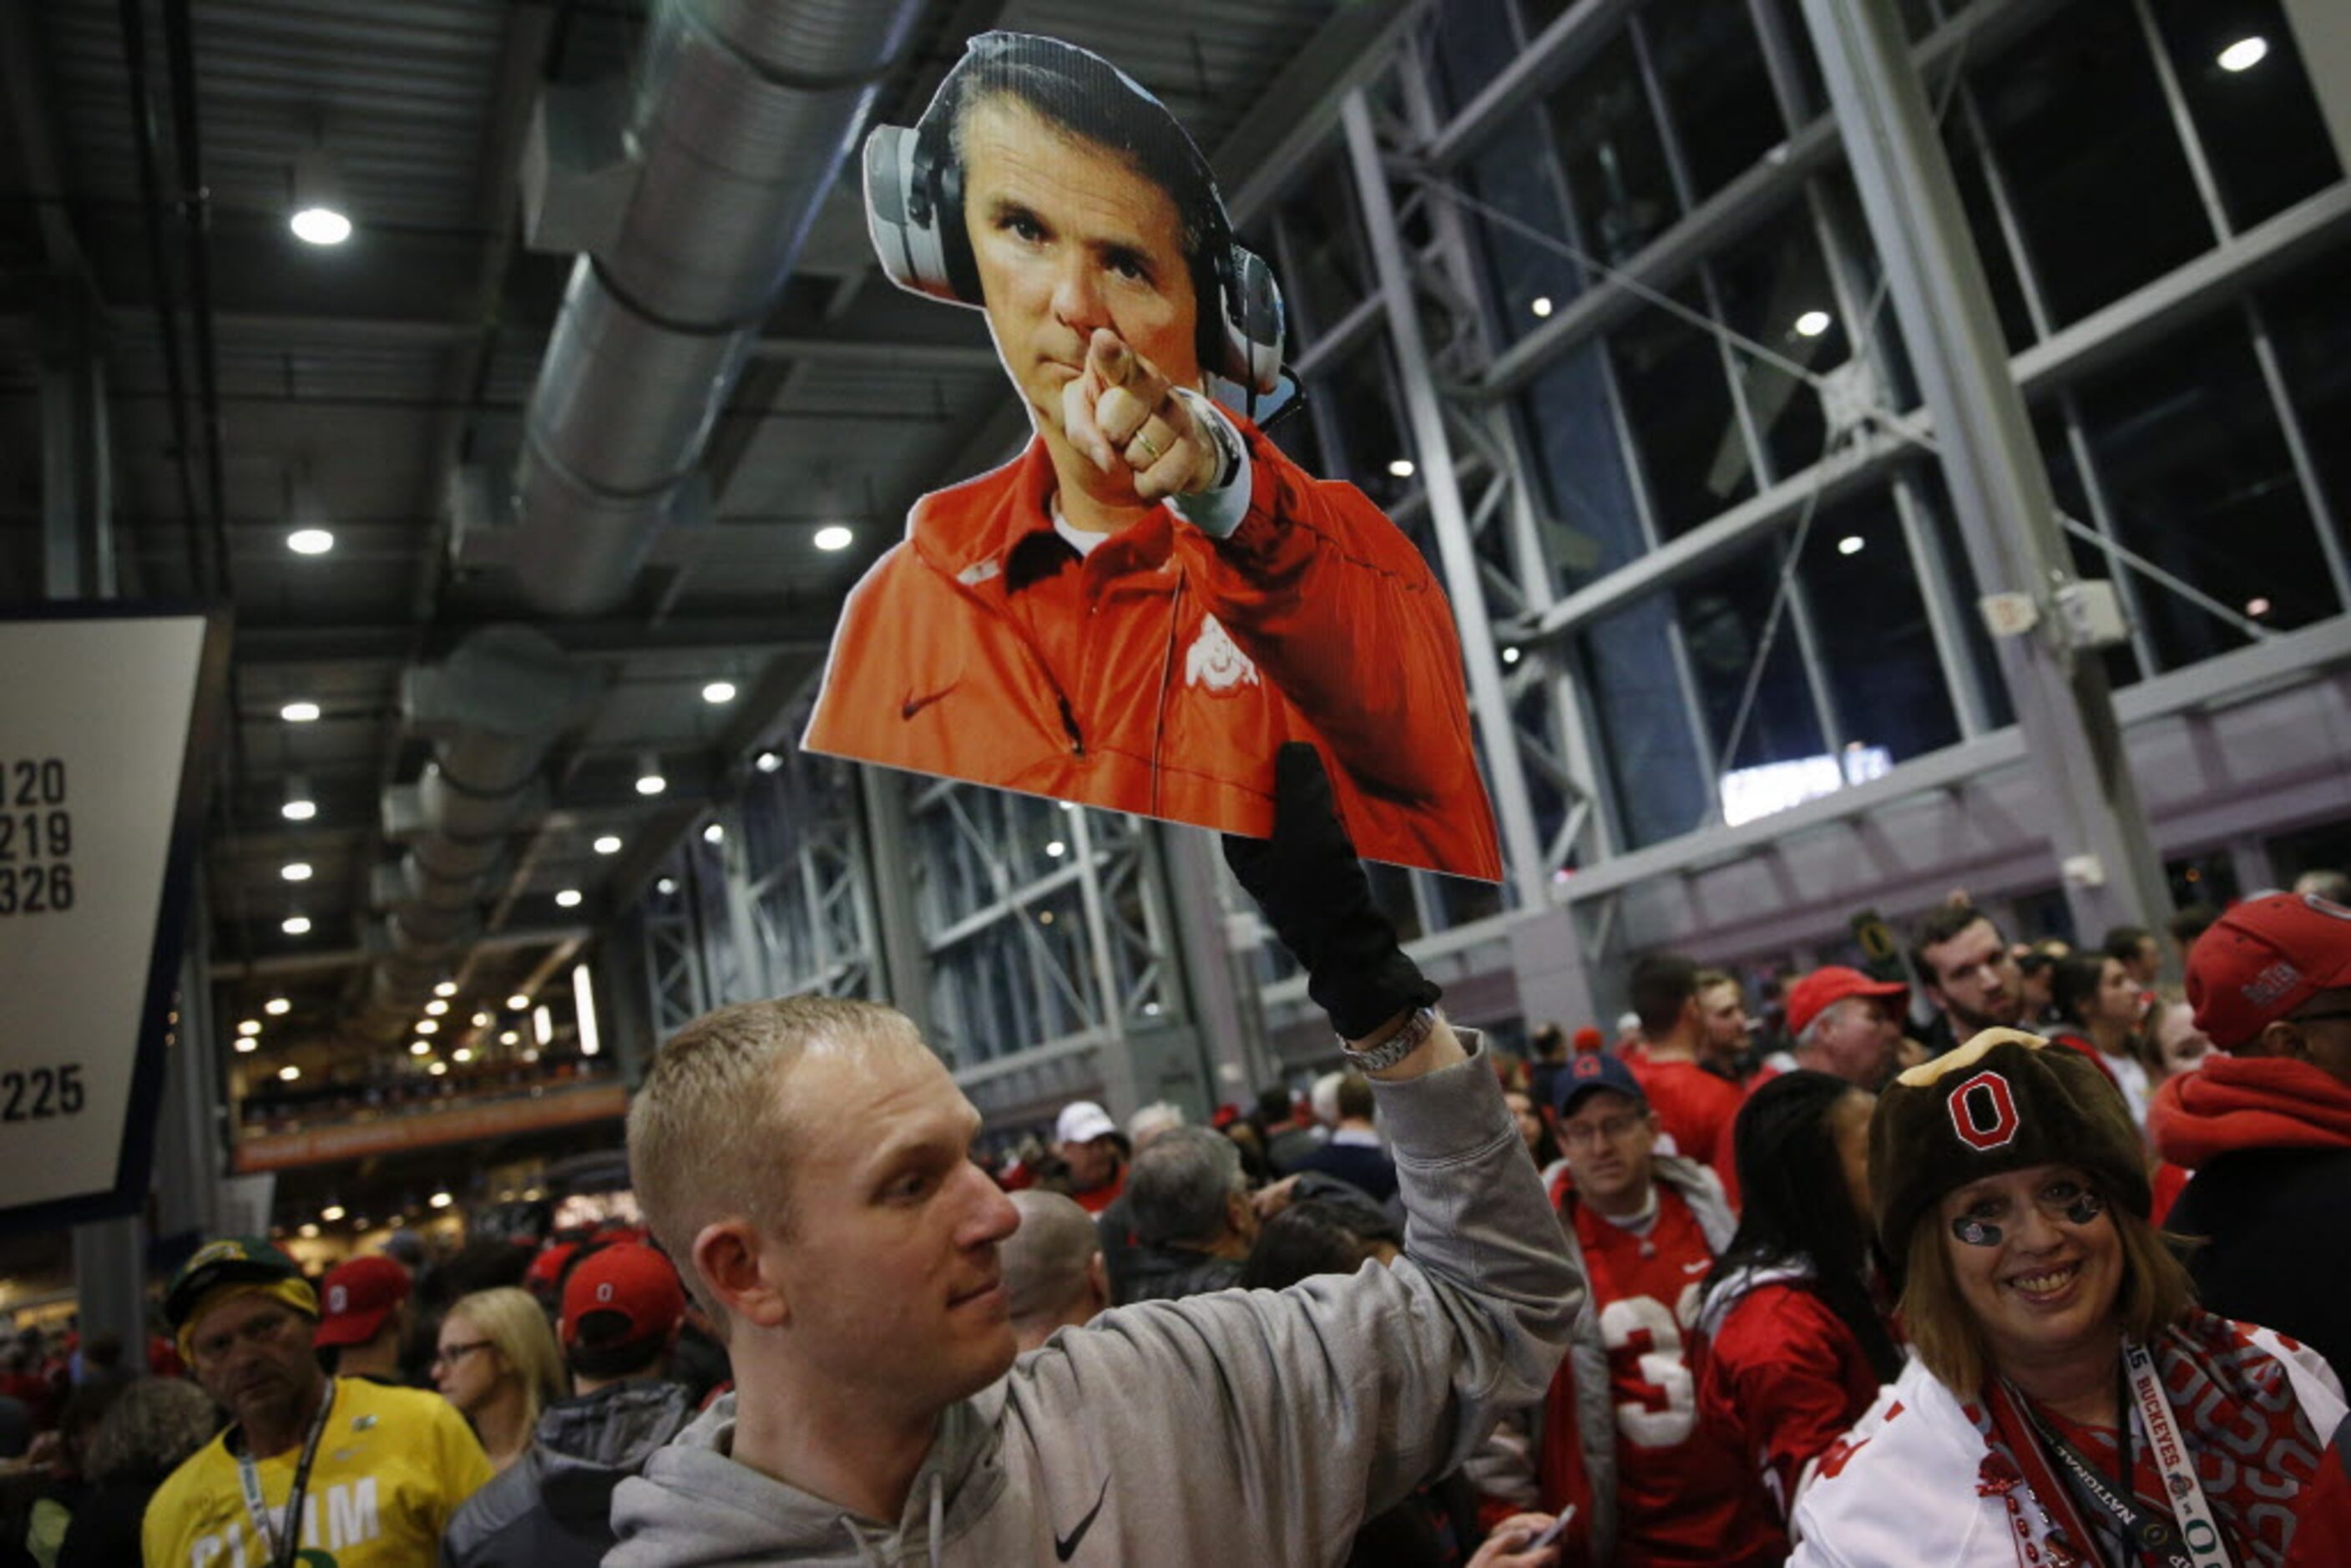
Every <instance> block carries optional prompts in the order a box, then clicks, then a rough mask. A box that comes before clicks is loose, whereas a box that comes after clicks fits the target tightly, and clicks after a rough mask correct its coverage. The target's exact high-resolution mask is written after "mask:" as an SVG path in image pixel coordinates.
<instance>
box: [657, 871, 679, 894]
mask: <svg viewBox="0 0 2351 1568" xmlns="http://www.w3.org/2000/svg"><path fill="white" fill-rule="evenodd" d="M653 891H654V892H655V893H658V894H661V895H662V896H663V897H664V898H667V897H669V896H670V895H671V894H674V893H675V892H676V891H677V878H675V877H674V876H665V877H664V878H662V879H661V880H660V881H659V882H657V883H653Z"/></svg>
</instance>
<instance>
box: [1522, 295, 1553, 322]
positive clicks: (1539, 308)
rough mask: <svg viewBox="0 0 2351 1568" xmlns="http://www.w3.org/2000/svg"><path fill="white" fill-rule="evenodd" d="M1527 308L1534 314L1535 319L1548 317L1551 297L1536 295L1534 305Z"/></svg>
mask: <svg viewBox="0 0 2351 1568" xmlns="http://www.w3.org/2000/svg"><path fill="white" fill-rule="evenodd" d="M1527 308H1528V309H1530V310H1531V311H1533V312H1534V313H1535V316H1536V318H1537V319H1541V318H1543V317H1546V316H1549V315H1550V314H1551V296H1550V295H1548V294H1538V295H1536V296H1535V298H1534V303H1533V304H1531V305H1530V306H1528V307H1527Z"/></svg>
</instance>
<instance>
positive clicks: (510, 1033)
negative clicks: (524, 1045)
mask: <svg viewBox="0 0 2351 1568" xmlns="http://www.w3.org/2000/svg"><path fill="white" fill-rule="evenodd" d="M521 1040H522V1035H521V1033H520V1032H519V1031H518V1030H510V1029H508V1030H499V1031H498V1043H499V1044H500V1045H517V1044H519V1043H520V1042H521Z"/></svg>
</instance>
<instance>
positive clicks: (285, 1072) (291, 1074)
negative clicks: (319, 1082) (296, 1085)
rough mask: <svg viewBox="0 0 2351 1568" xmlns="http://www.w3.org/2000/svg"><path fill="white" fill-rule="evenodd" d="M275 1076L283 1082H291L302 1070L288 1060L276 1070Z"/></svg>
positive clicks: (299, 1075) (300, 1074)
mask: <svg viewBox="0 0 2351 1568" xmlns="http://www.w3.org/2000/svg"><path fill="white" fill-rule="evenodd" d="M277 1076H278V1077H279V1078H280V1079H282V1080H283V1081H284V1082H287V1083H291V1082H294V1081H295V1080H296V1079H298V1078H299V1077H301V1076H302V1070H301V1069H300V1068H298V1067H297V1066H295V1065H294V1064H293V1063H292V1062H290V1061H289V1062H287V1064H286V1065H285V1066H283V1067H281V1068H279V1069H278V1070H277Z"/></svg>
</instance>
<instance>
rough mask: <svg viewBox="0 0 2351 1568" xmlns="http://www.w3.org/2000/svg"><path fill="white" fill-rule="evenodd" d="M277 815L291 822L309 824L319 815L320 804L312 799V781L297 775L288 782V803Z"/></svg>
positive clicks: (278, 809)
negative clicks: (308, 822)
mask: <svg viewBox="0 0 2351 1568" xmlns="http://www.w3.org/2000/svg"><path fill="white" fill-rule="evenodd" d="M277 814H278V815H279V816H281V817H284V818H285V819H286V820H287V821H289V822H307V821H309V820H310V819H311V818H313V817H315V816H317V815H318V814H319V802H318V801H317V800H314V799H313V798H312V797H311V794H310V781H309V780H308V779H305V778H304V777H302V775H300V774H298V773H297V774H295V775H294V776H293V777H292V778H290V779H287V780H286V803H285V804H284V805H282V806H280V807H278V808H277Z"/></svg>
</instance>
